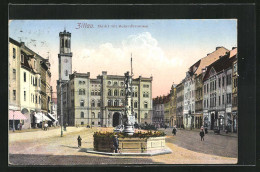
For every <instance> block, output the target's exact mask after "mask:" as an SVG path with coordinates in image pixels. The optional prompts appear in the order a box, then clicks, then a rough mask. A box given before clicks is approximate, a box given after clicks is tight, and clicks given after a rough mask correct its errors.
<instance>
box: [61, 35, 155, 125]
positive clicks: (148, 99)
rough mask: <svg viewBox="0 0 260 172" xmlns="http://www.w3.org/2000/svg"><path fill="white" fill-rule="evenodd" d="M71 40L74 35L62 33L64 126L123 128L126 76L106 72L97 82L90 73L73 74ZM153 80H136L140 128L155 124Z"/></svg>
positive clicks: (136, 107) (133, 82) (134, 83)
mask: <svg viewBox="0 0 260 172" xmlns="http://www.w3.org/2000/svg"><path fill="white" fill-rule="evenodd" d="M70 39H71V33H69V32H66V31H64V32H61V33H60V54H59V55H58V58H59V80H58V81H57V95H58V96H57V97H58V106H57V111H58V112H57V113H58V115H63V116H61V119H62V120H63V121H60V122H63V124H64V125H69V126H78V125H81V126H87V125H89V126H96V127H98V126H102V127H112V126H113V127H115V126H117V125H121V124H123V117H124V115H125V114H124V110H125V107H124V104H125V87H124V81H125V76H124V75H109V74H108V73H107V71H102V74H101V75H98V76H97V77H96V78H91V77H90V72H87V73H77V72H74V73H72V52H71V48H70V47H71V41H70ZM152 80H153V78H152V77H149V78H145V77H141V76H139V77H138V78H133V81H132V88H133V93H132V97H133V111H134V114H135V122H136V123H137V124H144V123H148V124H150V123H151V122H152V111H153V105H152ZM61 89H62V90H61ZM61 93H62V94H61ZM61 98H62V101H61ZM61 103H62V104H61Z"/></svg>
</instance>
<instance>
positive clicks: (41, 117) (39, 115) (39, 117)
mask: <svg viewBox="0 0 260 172" xmlns="http://www.w3.org/2000/svg"><path fill="white" fill-rule="evenodd" d="M34 116H35V118H36V120H35V123H40V122H42V121H51V119H50V118H48V117H47V116H46V115H44V114H43V113H36V114H34Z"/></svg>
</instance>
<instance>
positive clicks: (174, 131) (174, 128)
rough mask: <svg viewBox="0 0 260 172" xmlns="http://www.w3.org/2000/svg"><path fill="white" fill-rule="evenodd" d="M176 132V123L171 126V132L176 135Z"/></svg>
mask: <svg viewBox="0 0 260 172" xmlns="http://www.w3.org/2000/svg"><path fill="white" fill-rule="evenodd" d="M176 132H177V128H176V125H175V126H174V127H173V129H172V134H173V135H175V136H176Z"/></svg>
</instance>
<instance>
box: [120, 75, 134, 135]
mask: <svg viewBox="0 0 260 172" xmlns="http://www.w3.org/2000/svg"><path fill="white" fill-rule="evenodd" d="M125 115H126V121H125V123H124V131H123V132H124V133H127V134H128V135H133V134H134V122H135V117H134V113H133V110H132V76H130V75H129V72H126V73H125Z"/></svg>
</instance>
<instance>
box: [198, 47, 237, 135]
mask: <svg viewBox="0 0 260 172" xmlns="http://www.w3.org/2000/svg"><path fill="white" fill-rule="evenodd" d="M235 58H236V56H232V57H230V52H228V53H226V55H224V56H221V57H220V59H219V60H217V61H216V62H214V63H212V64H211V65H210V66H208V67H207V69H206V72H205V76H204V78H203V81H204V85H203V93H204V94H203V99H204V100H203V101H204V102H203V108H204V113H203V118H204V126H206V127H208V128H209V129H219V130H221V131H231V129H232V117H231V112H232V64H233V62H234V60H235Z"/></svg>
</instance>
